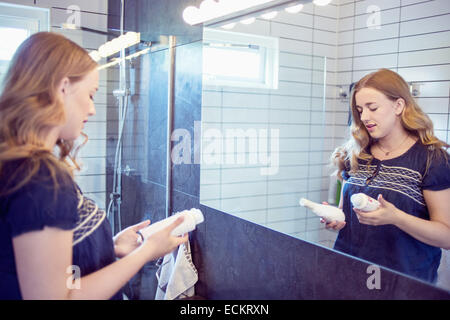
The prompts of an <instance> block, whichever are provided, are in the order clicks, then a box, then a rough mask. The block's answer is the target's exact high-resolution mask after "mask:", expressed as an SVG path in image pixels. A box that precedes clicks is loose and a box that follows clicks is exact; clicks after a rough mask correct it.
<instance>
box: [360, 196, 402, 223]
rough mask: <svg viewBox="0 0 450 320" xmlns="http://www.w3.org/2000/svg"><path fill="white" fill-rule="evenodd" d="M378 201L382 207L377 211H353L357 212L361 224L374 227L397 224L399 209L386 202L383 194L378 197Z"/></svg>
mask: <svg viewBox="0 0 450 320" xmlns="http://www.w3.org/2000/svg"><path fill="white" fill-rule="evenodd" d="M377 200H378V202H379V203H380V207H379V208H378V209H377V210H374V211H370V212H364V211H361V210H359V209H356V208H353V210H354V211H355V212H356V215H357V217H358V220H359V222H360V223H362V224H368V225H372V226H381V225H385V224H395V219H396V216H397V211H398V209H397V208H396V207H395V206H394V205H393V204H392V203H390V202H388V201H386V200H384V198H383V196H382V195H381V194H380V195H379V196H378V199H377Z"/></svg>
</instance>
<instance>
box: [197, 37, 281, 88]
mask: <svg viewBox="0 0 450 320" xmlns="http://www.w3.org/2000/svg"><path fill="white" fill-rule="evenodd" d="M203 82H204V84H206V85H213V86H234V87H253V88H266V89H277V87H278V39H277V38H272V37H262V36H259V35H252V34H245V33H237V32H230V31H222V30H215V29H209V28H205V29H204V33H203Z"/></svg>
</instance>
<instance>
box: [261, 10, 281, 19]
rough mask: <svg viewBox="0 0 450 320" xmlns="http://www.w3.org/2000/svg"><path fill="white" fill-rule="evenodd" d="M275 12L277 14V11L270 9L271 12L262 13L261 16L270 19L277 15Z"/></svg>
mask: <svg viewBox="0 0 450 320" xmlns="http://www.w3.org/2000/svg"><path fill="white" fill-rule="evenodd" d="M277 14H278V12H277V11H271V12H268V13H264V14H262V15H261V17H262V18H263V19H267V20H271V19H273V18H275V17H276V16H277Z"/></svg>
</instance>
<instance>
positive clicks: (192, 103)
mask: <svg viewBox="0 0 450 320" xmlns="http://www.w3.org/2000/svg"><path fill="white" fill-rule="evenodd" d="M175 59H176V60H175V72H176V74H175V81H174V119H173V129H174V130H178V131H179V130H180V129H181V130H186V133H187V135H186V136H184V138H178V137H175V136H174V138H177V139H178V140H176V141H173V148H172V150H174V153H176V154H177V156H180V159H179V160H180V161H182V163H179V164H176V163H175V164H174V163H172V175H173V177H172V187H173V189H174V190H176V191H181V192H185V193H188V194H190V195H193V196H196V197H199V196H200V179H199V177H200V164H199V155H200V128H201V126H200V120H201V107H199V106H201V104H202V68H201V65H202V42H201V41H197V42H193V43H189V44H185V45H181V46H177V47H176V55H175ZM180 133H182V132H181V131H180ZM184 139H185V140H184ZM186 149H187V150H186ZM175 151H177V152H175ZM186 152H187V153H186ZM183 153H184V154H183Z"/></svg>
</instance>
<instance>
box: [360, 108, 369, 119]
mask: <svg viewBox="0 0 450 320" xmlns="http://www.w3.org/2000/svg"><path fill="white" fill-rule="evenodd" d="M365 120H369V112H367V110H366V109H362V111H361V121H365Z"/></svg>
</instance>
